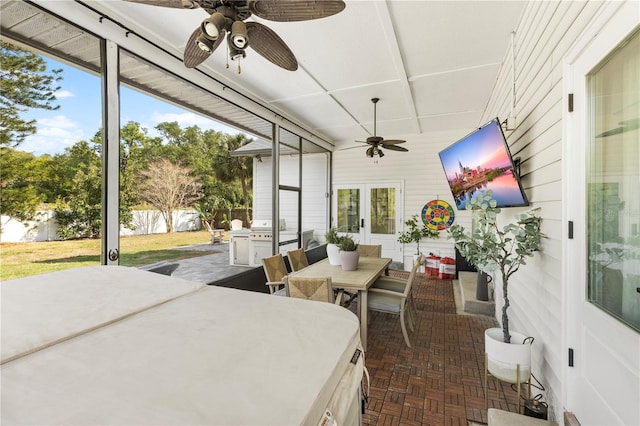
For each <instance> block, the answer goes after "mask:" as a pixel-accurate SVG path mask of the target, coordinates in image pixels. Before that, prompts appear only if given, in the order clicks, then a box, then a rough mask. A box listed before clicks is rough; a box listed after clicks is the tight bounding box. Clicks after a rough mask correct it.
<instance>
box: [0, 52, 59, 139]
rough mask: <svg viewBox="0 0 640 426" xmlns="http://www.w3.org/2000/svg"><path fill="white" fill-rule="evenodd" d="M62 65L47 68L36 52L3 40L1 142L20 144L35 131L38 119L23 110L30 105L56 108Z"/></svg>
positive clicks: (48, 108)
mask: <svg viewBox="0 0 640 426" xmlns="http://www.w3.org/2000/svg"><path fill="white" fill-rule="evenodd" d="M60 73H62V70H61V69H55V70H51V71H47V64H46V62H45V60H44V59H43V58H42V57H40V56H39V55H37V54H36V53H33V52H30V51H28V50H26V49H22V48H20V47H18V46H16V45H13V44H10V43H7V42H6V41H3V40H0V146H13V147H15V146H18V145H20V143H22V142H23V141H24V139H25V138H26V137H27V136H29V135H32V134H34V133H36V120H25V119H23V118H21V117H20V114H21V113H24V112H26V111H28V110H29V109H31V108H38V109H46V110H55V109H58V108H59V105H56V104H55V103H54V102H55V100H56V96H55V92H56V91H57V90H58V89H60V87H58V86H56V85H55V84H56V82H57V81H59V80H61V79H62V76H61V75H60Z"/></svg>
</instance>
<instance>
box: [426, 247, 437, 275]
mask: <svg viewBox="0 0 640 426" xmlns="http://www.w3.org/2000/svg"><path fill="white" fill-rule="evenodd" d="M439 270H440V257H438V256H436V255H435V254H433V253H429V256H427V259H426V270H425V274H426V275H428V276H430V277H437V276H438V272H439Z"/></svg>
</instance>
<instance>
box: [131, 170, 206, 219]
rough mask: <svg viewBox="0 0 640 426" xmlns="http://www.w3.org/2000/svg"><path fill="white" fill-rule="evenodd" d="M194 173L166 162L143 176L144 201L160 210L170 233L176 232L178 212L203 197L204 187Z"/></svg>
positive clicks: (146, 171) (142, 174)
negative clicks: (174, 219) (174, 226)
mask: <svg viewBox="0 0 640 426" xmlns="http://www.w3.org/2000/svg"><path fill="white" fill-rule="evenodd" d="M190 172H191V170H190V169H189V168H187V167H183V166H180V165H178V164H175V163H172V162H171V161H169V160H167V159H164V158H163V159H160V160H158V161H156V162H154V163H152V164H150V165H149V167H148V168H146V169H144V170H142V172H141V173H140V175H141V178H142V183H141V190H142V198H143V199H144V200H145V201H146V202H148V203H149V204H151V205H152V206H154V207H155V208H157V209H158V210H160V213H161V214H162V217H163V219H164V221H165V224H166V226H167V232H173V212H174V210H177V209H180V208H184V207H190V206H192V205H193V204H194V203H195V202H196V201H198V200H199V199H200V198H201V197H202V193H201V192H200V190H201V187H202V184H201V183H200V182H198V181H197V180H196V178H194V177H193V176H191V174H190Z"/></svg>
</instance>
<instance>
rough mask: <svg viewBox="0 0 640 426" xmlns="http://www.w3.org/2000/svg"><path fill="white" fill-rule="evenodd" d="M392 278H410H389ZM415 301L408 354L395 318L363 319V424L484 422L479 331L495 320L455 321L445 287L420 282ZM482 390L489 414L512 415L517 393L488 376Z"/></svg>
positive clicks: (461, 425) (459, 425)
mask: <svg viewBox="0 0 640 426" xmlns="http://www.w3.org/2000/svg"><path fill="white" fill-rule="evenodd" d="M392 275H393V276H398V277H407V275H408V273H407V272H404V271H392ZM413 295H414V300H415V302H416V310H417V325H416V327H415V331H414V332H410V334H409V337H410V339H411V346H412V347H411V348H408V347H407V346H406V345H405V343H404V339H403V337H402V331H401V329H400V321H399V318H398V316H394V315H390V314H385V313H379V312H370V313H369V315H370V323H369V336H368V350H367V353H366V366H367V369H368V370H369V374H370V376H371V391H370V395H369V401H368V404H367V406H366V410H365V414H364V416H363V423H364V424H365V425H385V426H386V425H447V426H450V425H451V426H453V425H455V426H466V425H467V424H468V422H469V421H473V422H476V423H486V422H487V411H486V410H485V409H484V390H483V382H484V330H485V329H486V328H489V327H495V326H496V325H497V323H496V321H495V319H494V318H492V317H486V316H476V315H457V314H456V306H455V299H454V293H453V283H452V281H451V280H439V279H435V278H433V277H427V276H421V277H419V280H418V282H417V285H415V287H414V288H413ZM496 386H497V389H498V391H497V390H496ZM488 387H489V407H496V408H500V409H502V410H507V411H517V406H516V400H517V394H516V392H515V391H513V390H512V389H511V387H510V386H509V385H508V384H502V383H500V382H497V381H496V380H495V379H493V378H491V377H490V378H489V384H488Z"/></svg>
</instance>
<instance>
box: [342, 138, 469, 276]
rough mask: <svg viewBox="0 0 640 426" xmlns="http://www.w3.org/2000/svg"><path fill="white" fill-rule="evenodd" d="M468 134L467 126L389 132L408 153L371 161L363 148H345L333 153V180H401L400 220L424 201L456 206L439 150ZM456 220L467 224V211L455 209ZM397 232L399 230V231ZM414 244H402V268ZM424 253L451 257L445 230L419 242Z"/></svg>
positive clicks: (421, 206) (344, 181)
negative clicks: (439, 130)
mask: <svg viewBox="0 0 640 426" xmlns="http://www.w3.org/2000/svg"><path fill="white" fill-rule="evenodd" d="M467 133H469V129H461V130H459V131H451V132H442V133H437V134H423V135H406V136H402V135H388V137H393V138H394V139H395V138H398V139H405V140H406V141H407V143H406V144H404V145H403V146H405V147H406V148H407V149H408V150H409V152H405V153H403V152H393V151H389V150H387V151H386V154H385V156H384V157H383V158H381V159H378V162H377V163H375V162H374V160H372V159H370V158H367V157H366V156H365V148H364V147H358V148H355V149H344V150H338V151H335V152H334V154H333V165H334V167H333V173H334V175H333V183H334V185H338V184H357V183H371V182H384V181H402V182H403V183H404V194H403V212H404V213H403V217H404V219H403V222H404V221H405V220H407V219H409V218H410V217H411V216H413V215H414V214H417V215H420V214H421V212H422V208H423V207H424V205H425V204H426V203H428V202H429V201H431V200H434V199H441V200H444V201H446V202H448V203H449V204H451V205H452V206H454V209H455V203H454V201H453V196H452V195H451V191H450V190H449V185H448V183H447V179H446V177H445V174H444V170H443V168H442V164H441V163H440V157H439V156H438V153H439V152H440V151H441V150H442V149H444V148H446V147H447V146H449V145H451V144H452V143H454V142H456V141H457V140H458V139H460V138H461V137H463V136H465V135H466V134H467ZM456 223H461V224H463V225H465V226H470V224H471V219H470V215H469V213H468V212H464V211H462V212H460V211H456ZM399 231H400V232H401V231H402V230H399ZM415 249H416V246H415V244H405V246H404V264H405V268H407V267H408V265H410V264H411V254H412V253H413V252H415ZM420 251H422V252H423V253H430V252H433V253H436V254H438V255H440V256H454V254H455V250H454V248H453V242H452V241H451V240H448V239H447V236H446V232H445V231H443V232H441V233H440V238H439V239H438V240H424V241H423V242H421V243H420Z"/></svg>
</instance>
